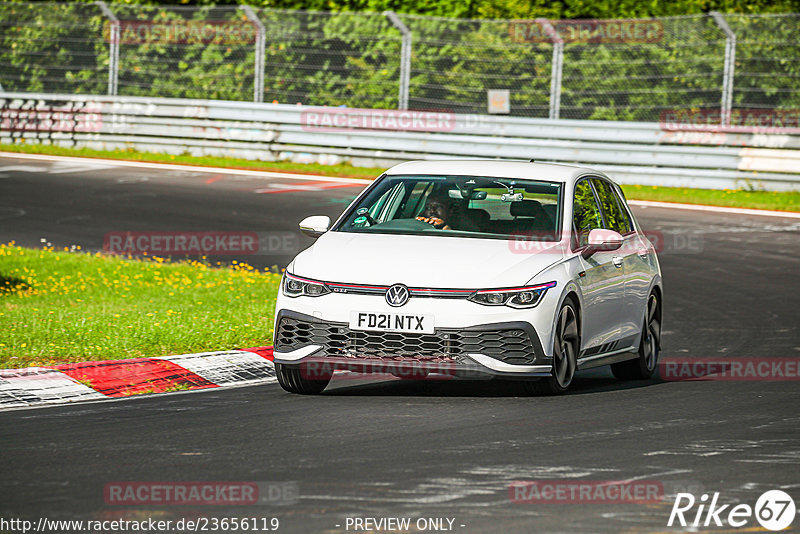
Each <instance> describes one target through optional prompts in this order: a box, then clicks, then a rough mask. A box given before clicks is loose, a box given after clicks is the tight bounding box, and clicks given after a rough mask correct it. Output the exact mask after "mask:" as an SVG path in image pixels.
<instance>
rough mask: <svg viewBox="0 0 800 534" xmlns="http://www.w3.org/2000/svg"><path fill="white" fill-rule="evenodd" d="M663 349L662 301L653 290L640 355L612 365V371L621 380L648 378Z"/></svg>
mask: <svg viewBox="0 0 800 534" xmlns="http://www.w3.org/2000/svg"><path fill="white" fill-rule="evenodd" d="M660 351H661V302H660V300H659V299H658V295H657V294H656V293H655V292H653V293H650V296H649V297H648V298H647V309H646V310H645V317H644V324H643V325H642V338H641V340H640V341H639V353H638V357H637V358H635V359H633V360H627V361H624V362H619V363H615V364H612V365H611V372H612V373H613V374H614V376H615V377H617V378H619V379H620V380H647V379H648V378H650V377H652V376H653V373H655V371H656V366H657V365H658V355H659V352H660Z"/></svg>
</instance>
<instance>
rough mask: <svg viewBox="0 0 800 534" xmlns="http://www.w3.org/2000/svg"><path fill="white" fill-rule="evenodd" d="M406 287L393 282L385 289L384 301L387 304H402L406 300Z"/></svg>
mask: <svg viewBox="0 0 800 534" xmlns="http://www.w3.org/2000/svg"><path fill="white" fill-rule="evenodd" d="M408 296H409V295H408V288H407V287H406V286H404V285H403V284H395V285H393V286H392V287H390V288H389V289H387V290H386V302H387V303H388V304H389V306H395V307H397V306H402V305H403V304H405V303H406V302H408Z"/></svg>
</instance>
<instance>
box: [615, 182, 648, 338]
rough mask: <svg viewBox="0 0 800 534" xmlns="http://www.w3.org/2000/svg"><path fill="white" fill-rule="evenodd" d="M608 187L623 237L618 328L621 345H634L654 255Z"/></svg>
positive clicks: (619, 197)
mask: <svg viewBox="0 0 800 534" xmlns="http://www.w3.org/2000/svg"><path fill="white" fill-rule="evenodd" d="M606 183H607V184H608V189H609V192H610V194H611V195H613V197H614V200H615V201H616V203H617V206H618V207H619V216H618V219H617V220H618V221H619V229H618V230H617V231H618V232H619V233H621V234H622V235H623V236H624V237H625V243H624V244H623V246H622V249H621V250H622V251H624V252H625V254H624V258H625V262H624V263H625V265H624V270H625V297H624V301H625V304H624V309H623V317H624V322H623V323H622V325H621V326H620V327H621V329H622V332H621V336H622V339H623V343H625V344H626V345H629V346H630V345H634V344H636V342H637V341H638V340H639V335H640V333H641V329H642V326H643V324H644V313H645V307H646V306H647V297H648V295H649V292H650V283H651V282H652V279H653V269H654V261H655V259H654V255H653V254H654V253H653V252H652V246H651V244H650V242H649V241H647V240H646V239H645V238H644V236H643V235H642V234H641V233H640V232H639V230H637V228H636V225H635V224H634V222H633V216H632V215H631V213H630V209H629V208H628V205H627V203H626V202H625V197H624V196H623V195H622V192H621V191H620V189H619V187H618V186H614V185H613V184H609V183H608V182H606Z"/></svg>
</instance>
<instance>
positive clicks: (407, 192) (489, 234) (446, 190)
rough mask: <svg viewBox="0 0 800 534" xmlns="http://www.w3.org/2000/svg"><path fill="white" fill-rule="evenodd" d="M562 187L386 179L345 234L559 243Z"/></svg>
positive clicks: (352, 215) (345, 225) (480, 179)
mask: <svg viewBox="0 0 800 534" xmlns="http://www.w3.org/2000/svg"><path fill="white" fill-rule="evenodd" d="M561 205H562V202H561V184H559V183H555V182H545V181H537V180H523V179H519V178H497V177H488V176H420V175H414V176H384V177H383V178H382V179H381V180H380V181H379V182H377V183H376V184H375V185H374V186H373V187H372V188H371V189H370V190H369V191H368V193H367V194H366V195H365V196H364V197H363V198H361V199H360V200H359V202H358V203H357V204H356V205H354V206H352V207H351V208H350V209H349V210H348V212H347V213H346V214H345V216H344V217H343V218H342V219H341V222H340V223H339V224H338V225H337V227H336V228H334V230H335V231H339V232H359V233H362V232H363V233H379V234H406V235H425V236H428V235H446V236H453V237H482V238H496V239H501V238H516V239H519V238H523V239H534V240H543V241H556V240H557V239H558V233H559V232H558V228H559V221H560V220H561Z"/></svg>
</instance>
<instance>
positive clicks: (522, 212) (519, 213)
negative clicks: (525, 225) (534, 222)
mask: <svg viewBox="0 0 800 534" xmlns="http://www.w3.org/2000/svg"><path fill="white" fill-rule="evenodd" d="M542 215H544V216H547V214H546V213H545V212H544V209H543V208H542V204H541V203H540V202H539V201H538V200H523V201H520V202H512V203H511V216H512V217H541V216H542Z"/></svg>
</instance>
